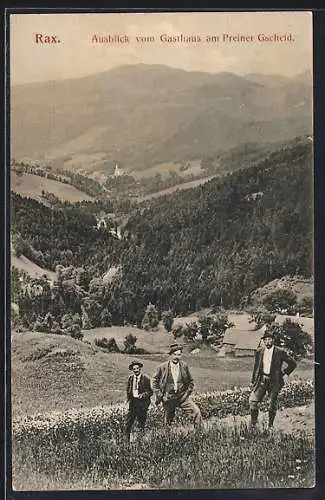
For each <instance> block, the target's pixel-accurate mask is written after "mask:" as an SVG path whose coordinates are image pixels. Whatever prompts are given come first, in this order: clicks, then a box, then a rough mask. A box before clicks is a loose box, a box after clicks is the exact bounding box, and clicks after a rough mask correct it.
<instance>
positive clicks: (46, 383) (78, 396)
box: [11, 332, 313, 418]
mask: <svg viewBox="0 0 325 500" xmlns="http://www.w3.org/2000/svg"><path fill="white" fill-rule="evenodd" d="M135 357H136V358H138V359H141V360H142V361H143V363H144V371H145V372H146V373H148V375H150V376H151V375H152V374H153V373H154V371H155V369H156V366H157V364H158V363H160V362H161V361H163V360H165V359H167V357H168V356H167V354H162V353H160V354H151V355H149V354H147V355H141V356H140V355H138V356H129V355H125V354H115V353H107V352H105V351H104V350H102V349H100V348H96V347H95V346H94V345H89V344H87V343H85V342H80V341H78V340H74V339H72V338H71V337H68V336H64V335H52V334H45V333H37V332H28V333H19V334H17V333H16V334H13V336H12V347H11V358H12V364H11V377H12V382H11V383H12V413H13V416H14V417H15V418H16V417H18V416H20V415H24V414H31V413H39V412H45V411H53V410H60V411H64V410H68V409H71V408H76V409H80V408H85V407H93V406H98V405H107V404H110V403H113V402H122V401H125V388H126V382H127V377H128V375H129V374H130V372H129V369H128V367H129V364H130V362H131V360H132V359H134V358H135ZM184 360H186V361H187V362H188V363H189V365H190V367H191V370H192V373H193V377H194V380H195V392H206V391H213V390H221V389H229V388H232V387H234V386H247V385H249V382H250V377H251V372H252V368H253V358H251V357H249V358H243V359H229V358H217V357H216V356H215V354H214V353H213V351H211V350H210V349H206V350H202V351H201V352H200V353H199V354H186V353H185V354H184ZM296 377H300V378H304V379H306V378H313V364H312V362H310V361H304V362H301V363H299V365H298V368H297V370H296V371H295V372H294V374H293V375H292V376H291V378H292V379H294V378H296Z"/></svg>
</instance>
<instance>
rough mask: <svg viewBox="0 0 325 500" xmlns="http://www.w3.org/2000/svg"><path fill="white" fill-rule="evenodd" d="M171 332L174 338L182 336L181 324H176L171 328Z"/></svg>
mask: <svg viewBox="0 0 325 500" xmlns="http://www.w3.org/2000/svg"><path fill="white" fill-rule="evenodd" d="M172 334H173V336H174V339H175V340H176V339H179V338H181V337H182V336H183V326H182V325H177V326H175V327H174V328H173V330H172Z"/></svg>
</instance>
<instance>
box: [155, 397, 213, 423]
mask: <svg viewBox="0 0 325 500" xmlns="http://www.w3.org/2000/svg"><path fill="white" fill-rule="evenodd" d="M163 406H164V411H165V423H166V424H167V425H169V424H171V423H172V422H173V421H174V418H175V412H176V408H181V409H182V410H184V412H185V413H187V414H189V415H190V416H191V417H192V418H193V420H194V425H195V427H198V426H200V425H201V424H202V422H203V419H202V415H201V411H200V408H199V407H198V406H197V405H196V404H195V403H194V401H193V400H192V399H191V398H187V399H185V401H182V400H178V399H172V400H170V401H164V402H163Z"/></svg>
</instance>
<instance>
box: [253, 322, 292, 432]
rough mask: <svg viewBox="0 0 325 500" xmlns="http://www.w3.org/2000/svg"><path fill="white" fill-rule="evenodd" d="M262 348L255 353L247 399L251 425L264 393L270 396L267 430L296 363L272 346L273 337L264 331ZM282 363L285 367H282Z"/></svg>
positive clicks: (271, 424)
mask: <svg viewBox="0 0 325 500" xmlns="http://www.w3.org/2000/svg"><path fill="white" fill-rule="evenodd" d="M262 339H263V342H264V346H262V347H259V348H258V349H257V351H256V353H255V363H254V369H253V375H252V381H251V383H252V392H251V394H250V397H249V406H250V414H251V425H252V426H253V427H254V426H255V425H256V424H257V419H258V410H259V405H260V403H261V402H262V401H263V399H264V397H265V395H266V393H268V394H269V396H270V405H269V415H268V416H269V422H268V426H269V428H271V427H273V422H274V418H275V415H276V412H277V401H278V395H279V392H280V391H281V389H282V387H283V386H284V385H285V383H287V381H288V376H289V375H290V373H291V372H293V370H294V369H295V368H296V366H297V363H296V361H295V360H294V359H293V358H292V357H291V356H289V354H288V353H287V352H286V351H285V350H284V349H282V348H280V347H277V346H275V345H274V335H273V333H272V332H271V331H270V330H266V331H265V333H264V335H263V337H262ZM283 363H285V364H286V365H287V366H286V367H284V366H283Z"/></svg>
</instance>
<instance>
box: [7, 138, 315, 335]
mask: <svg viewBox="0 0 325 500" xmlns="http://www.w3.org/2000/svg"><path fill="white" fill-rule="evenodd" d="M312 174H313V171H312V143H311V141H310V140H309V139H308V138H301V139H296V140H295V141H292V142H291V143H289V144H288V145H287V146H283V147H282V148H281V149H279V150H277V151H275V152H271V153H270V154H269V155H268V156H267V157H266V158H265V159H264V160H262V161H260V162H258V163H256V164H255V165H253V166H251V167H249V168H242V169H238V170H236V171H235V172H233V173H231V174H228V175H226V176H224V177H223V178H216V179H213V180H211V181H209V182H207V183H206V184H204V185H202V186H199V187H196V188H193V189H188V190H184V191H179V192H178V193H175V194H173V195H169V196H162V197H160V198H158V199H155V200H150V201H147V202H145V203H143V204H140V205H139V206H138V208H137V209H136V210H135V211H133V212H132V213H131V214H130V216H129V220H128V222H127V224H126V225H125V226H124V228H123V231H122V234H121V239H120V240H119V239H116V238H114V236H113V235H112V234H111V232H110V228H109V227H107V228H104V229H100V230H98V229H97V227H96V219H95V217H94V215H93V214H92V213H91V211H88V209H87V204H86V205H85V206H83V207H82V206H81V205H79V206H76V207H73V206H66V207H64V206H63V207H61V208H52V209H50V208H48V207H46V206H44V205H42V204H40V203H38V202H36V201H34V200H29V199H26V198H22V197H20V196H18V195H15V194H13V195H12V234H13V239H15V242H14V243H15V248H16V252H17V248H18V250H19V251H20V253H23V254H24V255H26V256H27V257H29V258H30V259H31V260H32V261H34V262H36V263H37V264H39V265H40V266H42V267H45V268H48V269H52V270H54V269H56V266H57V265H59V264H60V265H61V266H64V267H66V268H67V271H66V272H64V273H63V271H62V270H61V278H60V279H61V281H62V280H63V283H65V282H64V279H66V280H68V281H67V283H68V282H69V287H68V288H67V289H65V288H64V286H65V285H62V286H63V288H62V286H61V285H59V287H58V288H57V291H56V292H55V294H54V298H53V297H52V299H51V301H52V302H53V301H55V300H56V299H55V297H56V295H57V296H58V297H59V299H60V300H61V305H62V304H64V308H63V309H62V308H61V309H57V311H58V315H59V316H62V314H63V313H71V314H79V315H80V314H81V313H82V310H83V306H85V303H87V304H88V302H89V300H90V299H91V300H92V301H93V302H94V304H95V305H96V307H95V308H94V307H92V306H91V307H90V306H89V304H90V302H89V304H88V306H87V307H88V309H87V310H88V315H89V317H90V319H91V323H92V324H93V325H94V326H96V325H100V324H106V319H105V318H106V317H110V318H111V319H112V321H113V324H123V322H124V321H129V322H136V323H138V324H139V323H141V319H142V318H143V314H144V310H145V308H146V307H147V305H148V304H149V303H150V302H151V303H153V304H155V305H156V307H157V309H158V311H159V312H162V311H163V310H167V309H169V308H170V309H172V310H173V311H174V313H175V314H186V313H189V312H193V311H196V310H199V309H201V308H203V307H209V306H219V305H223V306H225V307H239V306H243V305H246V304H248V303H249V300H250V294H251V293H252V292H253V291H254V290H255V289H256V288H258V287H261V286H263V285H264V284H266V283H268V282H269V281H271V280H273V279H276V278H280V277H282V276H284V275H287V276H293V275H301V276H303V277H310V276H312V272H313V269H312V244H311V242H312V235H313V220H312V184H313V175H312ZM114 266H115V267H116V268H118V269H119V272H118V273H117V274H116V275H115V277H114V278H113V279H112V280H110V281H109V282H104V281H103V274H104V273H105V272H106V271H107V269H108V268H110V267H114ZM78 268H79V270H78ZM80 268H81V269H80ZM63 276H66V277H65V278H64V277H63ZM80 276H83V278H81V277H80ZM85 276H86V277H87V279H86V278H85ZM95 277H97V279H96V281H94V282H93V284H92V282H91V280H93V279H94V278H95ZM69 280H70V281H69ZM15 283H16V285H17V290H16V288H15V290H16V292H15V293H16V294H18V296H20V297H21V300H20V301H19V305H20V308H21V311H22V310H24V311H25V315H26V316H25V317H26V318H27V316H29V315H30V313H31V312H32V310H33V308H34V305H32V304H34V302H35V301H34V299H33V298H28V299H27V298H26V297H25V295H24V292H23V289H21V286H20V285H19V280H16V281H15ZM60 287H61V288H60ZM80 287H81V288H82V289H83V291H82V290H80ZM77 292H78V293H77ZM84 292H85V293H84ZM80 293H81V295H80ZM71 294H72V295H73V296H74V298H73V300H72V299H71V297H72V295H71ZM78 294H79V295H78ZM82 297H83V298H82ZM26 300H27V302H26ZM35 300H36V301H37V300H38V298H36V299H35ZM33 301H34V302H33ZM51 301H50V302H47V303H46V304H45V303H42V304H41V305H40V306H39V308H38V309H37V314H41V315H44V314H46V313H47V312H49V311H51V312H52V313H53V311H54V309H55V308H54V306H53V304H52V302H51ZM85 301H86V302H85ZM87 301H88V302H87ZM25 302H26V303H25ZM35 303H36V302H35ZM44 304H45V305H44ZM85 307H86V306H85ZM101 315H102V320H101V319H100V318H101ZM103 318H104V319H105V321H104V319H103ZM87 321H88V320H87Z"/></svg>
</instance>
